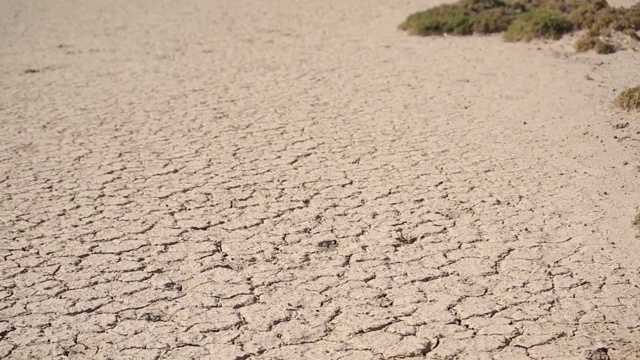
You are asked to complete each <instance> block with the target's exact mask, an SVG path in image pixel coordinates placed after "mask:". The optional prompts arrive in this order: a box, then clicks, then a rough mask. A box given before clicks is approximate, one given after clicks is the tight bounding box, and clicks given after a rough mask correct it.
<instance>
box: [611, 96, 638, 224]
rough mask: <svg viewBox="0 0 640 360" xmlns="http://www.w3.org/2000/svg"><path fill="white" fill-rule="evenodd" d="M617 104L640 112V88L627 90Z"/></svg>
mask: <svg viewBox="0 0 640 360" xmlns="http://www.w3.org/2000/svg"><path fill="white" fill-rule="evenodd" d="M615 104H616V106H617V107H619V108H621V109H623V110H627V111H640V86H636V87H634V88H630V89H627V90H625V91H623V92H622V93H620V95H618V97H617V98H616V101H615ZM639 216H640V215H639ZM636 221H638V224H640V219H638V218H636Z"/></svg>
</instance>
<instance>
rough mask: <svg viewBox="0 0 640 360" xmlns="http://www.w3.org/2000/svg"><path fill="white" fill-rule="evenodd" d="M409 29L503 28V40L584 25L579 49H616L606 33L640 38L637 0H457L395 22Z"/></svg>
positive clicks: (550, 35) (553, 34)
mask: <svg viewBox="0 0 640 360" xmlns="http://www.w3.org/2000/svg"><path fill="white" fill-rule="evenodd" d="M399 28H400V29H402V30H406V31H408V32H409V33H410V34H412V35H424V36H430V35H442V34H451V35H471V34H474V33H475V34H491V33H498V32H505V34H504V39H505V40H506V41H530V40H532V39H538V38H541V39H559V38H560V37H562V35H563V34H565V33H567V32H570V31H579V30H584V31H585V34H584V36H583V37H582V38H581V39H580V40H578V42H577V43H576V45H575V48H576V50H577V51H589V50H592V49H594V50H595V51H596V52H597V53H599V54H609V53H612V52H615V50H616V47H615V46H614V45H613V44H611V43H610V42H609V41H606V40H605V39H606V38H607V37H610V36H611V35H612V34H613V33H615V32H619V33H623V34H626V35H628V36H630V37H633V38H634V39H636V40H640V36H639V35H638V31H640V2H638V3H637V4H636V5H634V6H632V7H630V8H614V7H611V6H609V4H608V3H607V2H606V1H605V0H459V1H458V2H457V3H454V4H445V5H440V6H436V7H434V8H431V9H428V10H426V11H421V12H417V13H415V14H412V15H410V16H409V17H408V18H407V19H406V20H405V21H404V22H403V23H402V24H400V26H399Z"/></svg>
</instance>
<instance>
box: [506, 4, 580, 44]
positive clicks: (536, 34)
mask: <svg viewBox="0 0 640 360" xmlns="http://www.w3.org/2000/svg"><path fill="white" fill-rule="evenodd" d="M572 29H573V25H572V24H571V22H570V21H569V20H568V19H567V18H566V17H565V16H564V15H562V14H560V13H557V12H555V11H551V10H546V9H538V10H533V11H531V12H527V13H525V14H523V15H522V16H520V17H519V18H518V19H516V20H515V21H514V22H513V23H512V24H511V25H510V26H509V28H508V29H507V32H505V33H504V40H505V41H531V40H533V39H552V40H558V39H560V38H561V37H562V35H563V34H565V33H568V32H569V31H571V30H572Z"/></svg>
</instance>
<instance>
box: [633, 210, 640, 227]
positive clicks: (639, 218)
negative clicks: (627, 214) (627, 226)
mask: <svg viewBox="0 0 640 360" xmlns="http://www.w3.org/2000/svg"><path fill="white" fill-rule="evenodd" d="M632 224H633V226H635V227H636V229H638V230H639V231H640V213H638V214H637V215H636V217H635V218H634V219H633V222H632Z"/></svg>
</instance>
